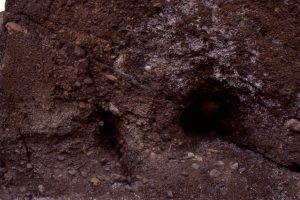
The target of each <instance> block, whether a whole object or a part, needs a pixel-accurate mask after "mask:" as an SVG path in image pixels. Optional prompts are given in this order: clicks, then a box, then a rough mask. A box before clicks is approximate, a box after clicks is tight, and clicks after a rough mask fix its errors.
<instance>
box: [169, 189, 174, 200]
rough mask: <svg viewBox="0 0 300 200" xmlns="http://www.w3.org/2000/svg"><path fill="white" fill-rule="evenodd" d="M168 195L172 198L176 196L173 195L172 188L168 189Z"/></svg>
mask: <svg viewBox="0 0 300 200" xmlns="http://www.w3.org/2000/svg"><path fill="white" fill-rule="evenodd" d="M167 197H168V198H169V199H171V198H173V197H174V196H173V192H172V191H171V190H168V191H167Z"/></svg>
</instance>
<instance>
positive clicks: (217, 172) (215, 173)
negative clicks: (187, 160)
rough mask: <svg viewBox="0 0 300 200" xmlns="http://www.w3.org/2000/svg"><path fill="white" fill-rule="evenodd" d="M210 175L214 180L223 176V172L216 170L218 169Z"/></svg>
mask: <svg viewBox="0 0 300 200" xmlns="http://www.w3.org/2000/svg"><path fill="white" fill-rule="evenodd" d="M209 175H210V177H212V178H216V177H219V176H220V175H221V172H220V171H218V170H216V169H213V170H211V171H210V172H209Z"/></svg>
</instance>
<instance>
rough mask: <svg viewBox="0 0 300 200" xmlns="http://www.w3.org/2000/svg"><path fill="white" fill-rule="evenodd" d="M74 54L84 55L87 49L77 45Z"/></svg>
mask: <svg viewBox="0 0 300 200" xmlns="http://www.w3.org/2000/svg"><path fill="white" fill-rule="evenodd" d="M74 54H75V55H76V56H78V57H83V56H85V51H84V50H83V49H82V48H81V47H79V46H75V48H74Z"/></svg>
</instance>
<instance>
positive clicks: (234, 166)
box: [230, 163, 239, 170]
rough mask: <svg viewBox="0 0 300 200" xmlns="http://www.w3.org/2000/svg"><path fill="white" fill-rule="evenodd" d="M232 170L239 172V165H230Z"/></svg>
mask: <svg viewBox="0 0 300 200" xmlns="http://www.w3.org/2000/svg"><path fill="white" fill-rule="evenodd" d="M230 168H231V169H233V170H237V169H238V168H239V163H233V164H232V165H230Z"/></svg>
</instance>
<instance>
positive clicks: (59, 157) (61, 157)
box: [57, 155, 65, 161]
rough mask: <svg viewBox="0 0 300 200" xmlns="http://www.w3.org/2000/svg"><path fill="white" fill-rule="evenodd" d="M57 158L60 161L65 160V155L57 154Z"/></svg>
mask: <svg viewBox="0 0 300 200" xmlns="http://www.w3.org/2000/svg"><path fill="white" fill-rule="evenodd" d="M57 159H58V160H59V161H63V160H65V157H64V156H62V155H59V156H57Z"/></svg>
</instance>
